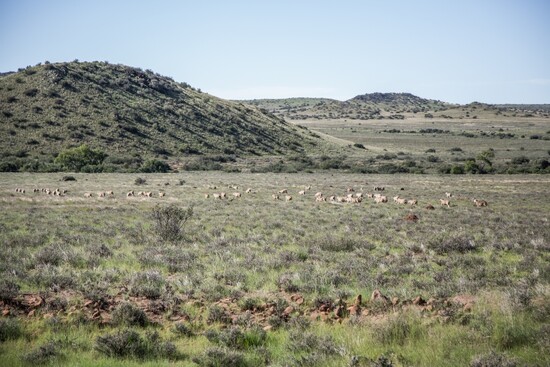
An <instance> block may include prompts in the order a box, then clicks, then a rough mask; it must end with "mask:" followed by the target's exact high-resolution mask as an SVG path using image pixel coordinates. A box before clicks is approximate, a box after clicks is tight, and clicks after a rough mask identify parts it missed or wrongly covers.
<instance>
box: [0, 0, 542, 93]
mask: <svg viewBox="0 0 550 367" xmlns="http://www.w3.org/2000/svg"><path fill="white" fill-rule="evenodd" d="M74 59H78V60H80V61H109V62H111V63H120V64H126V65H130V66H136V67H140V68H142V69H151V70H153V71H155V72H157V73H159V74H162V75H167V76H171V77H172V78H174V79H175V80H176V81H178V82H187V83H189V84H191V85H192V86H194V87H196V88H200V89H202V90H203V91H205V92H208V93H210V94H213V95H216V96H219V97H222V98H228V99H253V98H283V97H328V98H336V99H340V100H345V99H349V98H352V97H354V96H356V95H358V94H364V93H372V92H410V93H413V94H415V95H418V96H420V97H424V98H431V99H439V100H442V101H446V102H453V103H469V102H473V101H479V102H486V103H550V0H516V1H512V0H498V1H497V0H456V1H452V0H451V1H446V0H410V1H406V0H378V1H371V0H364V1H360V0H357V1H346V0H341V1H336V0H334V1H322V0H317V1H307V0H303V1H300V0H294V1H287V0H277V1H261V0H257V1H252V0H250V1H239V0H220V1H208V0H205V1H199V0H181V1H175V0H174V1H167V0H151V1H140V0H133V1H122V0H119V1H117V0H108V1H104V0H88V1H79V0H48V1H43V0H34V1H33V0H0V71H14V70H17V69H18V68H21V67H25V66H27V65H35V64H37V63H39V62H44V61H46V60H48V61H50V62H58V61H72V60H74Z"/></svg>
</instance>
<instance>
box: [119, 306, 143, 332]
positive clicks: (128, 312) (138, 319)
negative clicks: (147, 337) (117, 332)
mask: <svg viewBox="0 0 550 367" xmlns="http://www.w3.org/2000/svg"><path fill="white" fill-rule="evenodd" d="M112 320H113V323H114V324H115V325H125V326H142V327H143V326H146V325H147V323H148V321H149V320H148V319H147V315H146V314H145V312H144V311H143V310H142V309H140V308H139V307H137V306H135V305H133V304H132V303H122V304H121V305H120V306H118V307H117V308H116V309H115V310H114V311H113V313H112Z"/></svg>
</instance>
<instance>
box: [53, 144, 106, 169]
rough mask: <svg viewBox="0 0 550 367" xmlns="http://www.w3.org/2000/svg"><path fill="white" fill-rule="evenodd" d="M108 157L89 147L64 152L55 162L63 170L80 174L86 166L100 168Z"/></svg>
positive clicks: (84, 146)
mask: <svg viewBox="0 0 550 367" xmlns="http://www.w3.org/2000/svg"><path fill="white" fill-rule="evenodd" d="M106 157H107V154H105V153H103V152H101V151H99V150H94V149H91V148H90V147H88V146H87V145H85V144H84V145H81V146H79V147H77V148H70V149H66V150H64V151H62V152H61V153H59V154H58V155H57V157H56V158H55V160H54V163H55V164H58V165H59V166H61V167H62V168H63V169H66V170H70V171H75V172H78V171H80V170H81V169H82V167H84V166H98V165H100V164H101V163H102V162H103V160H105V158H106Z"/></svg>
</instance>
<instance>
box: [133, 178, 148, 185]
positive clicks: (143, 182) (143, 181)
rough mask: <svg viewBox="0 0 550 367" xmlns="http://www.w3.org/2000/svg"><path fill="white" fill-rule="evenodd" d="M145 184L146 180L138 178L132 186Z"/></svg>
mask: <svg viewBox="0 0 550 367" xmlns="http://www.w3.org/2000/svg"><path fill="white" fill-rule="evenodd" d="M146 183H147V180H146V179H144V178H142V177H138V178H136V179H135V181H134V184H136V185H145V184H146Z"/></svg>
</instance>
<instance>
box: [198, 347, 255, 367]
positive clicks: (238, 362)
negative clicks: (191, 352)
mask: <svg viewBox="0 0 550 367" xmlns="http://www.w3.org/2000/svg"><path fill="white" fill-rule="evenodd" d="M193 362H195V363H196V364H198V365H199V366H200V367H247V366H251V364H250V363H248V362H247V360H246V358H245V355H244V354H243V353H242V352H238V351H233V350H229V349H226V348H220V347H211V348H208V349H206V350H205V351H204V353H203V354H201V355H200V356H198V357H194V358H193Z"/></svg>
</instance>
